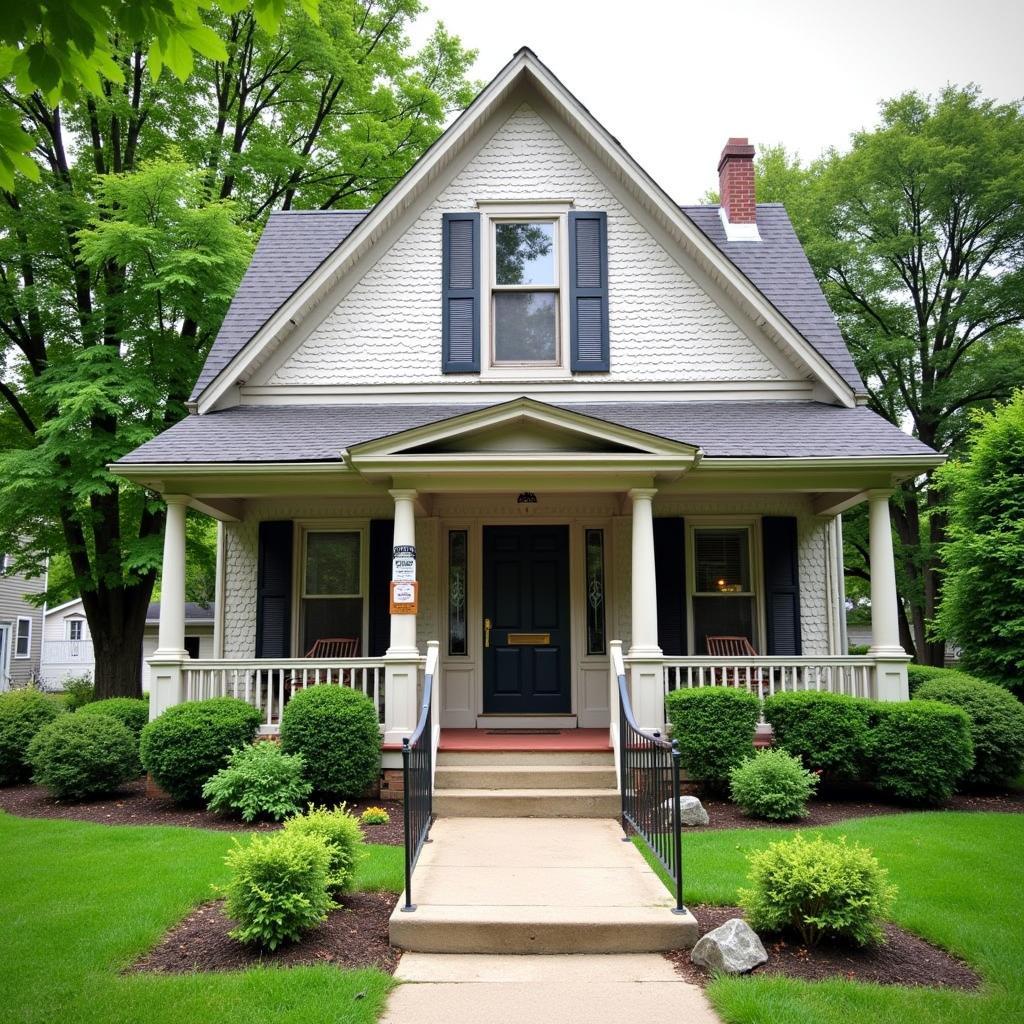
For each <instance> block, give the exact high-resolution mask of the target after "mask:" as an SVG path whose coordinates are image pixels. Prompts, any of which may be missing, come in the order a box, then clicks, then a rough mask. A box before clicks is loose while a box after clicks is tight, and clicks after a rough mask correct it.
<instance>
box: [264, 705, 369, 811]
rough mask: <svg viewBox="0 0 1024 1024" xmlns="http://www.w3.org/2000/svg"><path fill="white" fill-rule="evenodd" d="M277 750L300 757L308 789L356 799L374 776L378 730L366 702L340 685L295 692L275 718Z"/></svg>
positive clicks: (326, 794) (332, 795) (328, 794)
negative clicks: (278, 720) (278, 727)
mask: <svg viewBox="0 0 1024 1024" xmlns="http://www.w3.org/2000/svg"><path fill="white" fill-rule="evenodd" d="M281 749H282V750H283V751H284V752H285V753H286V754H301V755H302V756H303V757H304V758H305V760H306V777H307V778H308V779H309V781H310V782H312V783H313V789H314V790H315V791H316V792H317V793H319V794H322V795H325V796H330V797H358V796H361V795H362V794H363V793H364V792H365V791H366V790H367V788H369V787H370V786H371V785H373V783H374V782H376V780H377V779H378V777H379V775H380V728H379V726H378V725H377V709H376V708H375V707H374V705H373V701H371V700H370V698H369V697H367V696H365V695H364V694H362V693H360V692H359V691H358V690H352V689H349V688H348V687H345V686H327V685H322V686H311V687H310V688H309V689H308V690H300V691H299V692H298V693H297V694H295V696H294V697H292V699H291V700H290V701H288V703H287V704H286V705H285V709H284V714H282V715H281Z"/></svg>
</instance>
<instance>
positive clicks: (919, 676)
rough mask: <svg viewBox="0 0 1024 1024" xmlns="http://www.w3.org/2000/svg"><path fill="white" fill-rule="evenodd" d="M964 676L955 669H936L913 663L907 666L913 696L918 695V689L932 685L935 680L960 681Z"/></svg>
mask: <svg viewBox="0 0 1024 1024" xmlns="http://www.w3.org/2000/svg"><path fill="white" fill-rule="evenodd" d="M962 676H963V673H962V672H960V671H958V670H957V669H955V668H936V667H935V666H933V665H915V664H913V663H911V664H909V665H908V666H907V681H908V684H909V686H910V695H911V696H913V695H914V694H915V693H917V690H918V687H921V686H923V685H924V684H925V683H930V682H931V681H932V680H933V679H953V678H957V679H959V678H961V677H962Z"/></svg>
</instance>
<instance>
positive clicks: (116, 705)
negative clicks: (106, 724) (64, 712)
mask: <svg viewBox="0 0 1024 1024" xmlns="http://www.w3.org/2000/svg"><path fill="white" fill-rule="evenodd" d="M78 714H80V715H109V716H110V717H111V718H116V719H117V720H118V721H119V722H120V723H121V724H122V725H123V726H124V727H125V728H126V729H127V730H128V731H129V732H130V733H131V734H132V735H133V736H134V737H135V738H136V740H137V739H138V738H139V733H141V732H142V729H143V726H145V724H146V723H147V722H148V721H149V702H148V701H145V700H142V698H141V697H108V698H107V699H106V700H94V701H93V702H92V703H91V704H84V705H83V706H82V707H80V708H79V709H78Z"/></svg>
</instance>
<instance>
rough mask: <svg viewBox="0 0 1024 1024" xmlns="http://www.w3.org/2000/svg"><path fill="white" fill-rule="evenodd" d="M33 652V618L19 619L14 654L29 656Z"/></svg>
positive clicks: (17, 656) (19, 656)
mask: <svg viewBox="0 0 1024 1024" xmlns="http://www.w3.org/2000/svg"><path fill="white" fill-rule="evenodd" d="M31 653H32V620H31V619H22V618H19V619H18V631H17V633H15V635H14V656H15V657H16V658H27V657H29V655H31Z"/></svg>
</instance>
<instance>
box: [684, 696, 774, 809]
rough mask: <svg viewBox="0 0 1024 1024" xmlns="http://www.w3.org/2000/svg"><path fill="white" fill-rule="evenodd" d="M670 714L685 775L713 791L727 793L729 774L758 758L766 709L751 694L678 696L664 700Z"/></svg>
mask: <svg viewBox="0 0 1024 1024" xmlns="http://www.w3.org/2000/svg"><path fill="white" fill-rule="evenodd" d="M665 712H666V714H667V716H668V720H669V722H670V723H671V725H672V738H673V739H675V740H677V741H678V743H679V752H680V754H681V756H682V765H683V768H684V769H685V770H686V773H687V774H688V775H689V777H690V778H691V779H699V780H700V781H701V782H703V783H704V784H705V785H706V786H708V787H710V788H712V789H720V790H721V789H725V788H726V787H727V786H728V783H729V772H730V771H732V769H733V768H735V767H736V765H738V764H739V763H740V762H741V761H743V760H744V759H745V758H748V757H750V756H751V755H752V754H753V753H754V727H755V726H756V725H757V719H758V716H759V715H760V713H761V704H760V701H759V700H758V699H757V697H755V696H754V695H753V694H752V693H747V691H746V690H737V689H733V688H732V687H728V686H708V687H701V688H698V689H694V690H673V691H672V692H671V693H670V694H669V695H668V696H667V697H666V698H665Z"/></svg>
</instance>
